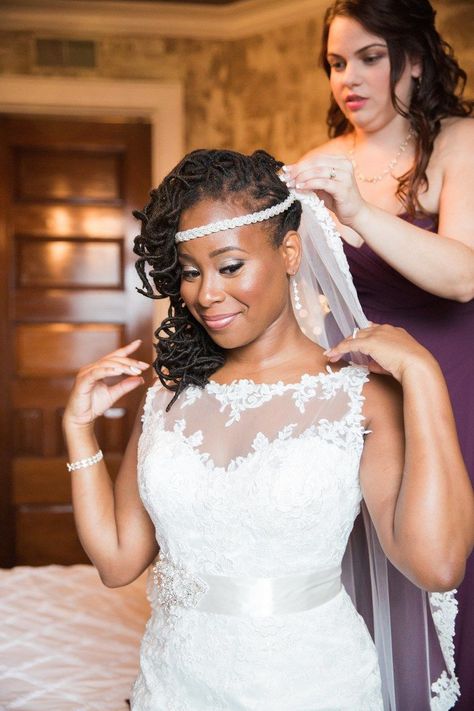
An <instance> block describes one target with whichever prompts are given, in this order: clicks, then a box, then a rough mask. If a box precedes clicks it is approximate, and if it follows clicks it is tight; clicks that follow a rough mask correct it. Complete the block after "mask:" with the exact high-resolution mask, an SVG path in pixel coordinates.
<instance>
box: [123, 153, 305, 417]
mask: <svg viewBox="0 0 474 711" xmlns="http://www.w3.org/2000/svg"><path fill="white" fill-rule="evenodd" d="M282 165H283V163H280V162H278V161H276V160H275V159H274V158H273V157H272V156H270V155H269V154H268V153H266V152H265V151H256V152H255V153H253V154H252V155H250V156H246V155H243V154H241V153H236V152H234V151H225V150H203V149H202V150H196V151H192V152H191V153H189V154H188V155H186V156H185V157H184V158H183V159H182V161H180V163H178V165H177V166H176V167H175V168H174V169H173V170H172V171H171V172H170V173H169V175H167V176H166V178H165V179H164V180H163V182H162V183H161V184H160V185H159V186H158V188H156V190H152V191H151V193H150V196H151V200H150V202H149V203H148V205H146V207H145V208H144V210H143V211H142V212H138V211H137V212H135V213H134V215H135V217H137V218H138V219H140V220H141V222H142V228H141V233H140V235H138V236H137V237H136V238H135V246H134V252H135V254H137V255H138V257H139V259H138V260H137V262H136V268H137V272H138V274H139V277H140V279H141V282H142V287H143V288H142V289H138V291H139V292H140V293H141V294H144V295H145V296H148V297H150V298H152V299H164V298H169V300H170V307H169V310H168V318H166V319H165V320H164V321H163V323H162V324H161V326H160V327H159V328H158V329H157V331H156V333H155V336H156V338H157V343H156V351H157V358H156V360H155V362H154V367H155V369H156V372H157V373H158V377H159V378H160V380H161V382H162V384H163V385H164V386H165V387H166V388H168V389H169V390H173V391H175V396H174V398H173V399H172V400H171V402H170V404H169V407H170V406H171V405H172V404H173V402H175V400H176V398H177V397H178V395H179V394H180V392H182V390H183V389H184V388H185V387H186V386H187V385H191V384H192V385H198V386H200V387H204V385H205V384H206V383H207V382H208V380H209V377H210V376H211V375H212V373H214V372H215V371H216V370H217V369H218V368H219V367H220V366H221V365H223V363H224V361H225V351H224V350H223V349H222V348H220V347H219V346H217V345H216V344H215V343H214V342H213V340H212V339H211V338H210V337H209V336H208V334H207V333H206V331H205V329H204V328H202V326H201V325H200V324H199V323H198V322H197V321H196V320H195V319H194V318H193V316H192V315H191V314H190V312H189V311H188V309H187V308H186V306H185V304H184V302H183V300H182V298H181V295H180V286H181V267H180V264H179V261H178V249H177V245H176V243H175V235H176V232H178V230H179V220H180V217H181V214H182V213H183V212H184V211H185V210H187V209H188V208H190V207H192V206H193V205H195V204H196V203H198V202H200V201H201V200H216V201H226V202H232V203H235V204H236V205H238V207H239V210H241V211H242V214H245V213H249V212H256V211H258V210H263V209H265V208H267V207H271V206H273V205H276V204H277V203H279V202H281V201H282V200H284V199H285V198H286V197H288V195H289V192H288V188H287V187H286V185H285V184H284V183H283V182H282V181H281V180H280V179H279V177H278V175H277V171H278V170H279V169H280V168H281V167H282ZM300 218H301V204H300V203H299V202H298V201H296V202H294V203H293V205H291V207H290V208H289V209H288V210H287V211H286V212H284V213H283V214H281V215H277V216H275V217H272V218H271V219H269V220H267V221H265V222H262V223H260V224H261V225H265V226H266V227H267V229H268V235H269V238H270V240H271V243H272V244H273V245H274V247H275V248H277V247H278V246H279V245H280V244H281V241H282V239H283V237H284V236H285V234H286V233H287V232H288V231H289V230H296V229H298V226H299V223H300ZM196 226H198V225H196Z"/></svg>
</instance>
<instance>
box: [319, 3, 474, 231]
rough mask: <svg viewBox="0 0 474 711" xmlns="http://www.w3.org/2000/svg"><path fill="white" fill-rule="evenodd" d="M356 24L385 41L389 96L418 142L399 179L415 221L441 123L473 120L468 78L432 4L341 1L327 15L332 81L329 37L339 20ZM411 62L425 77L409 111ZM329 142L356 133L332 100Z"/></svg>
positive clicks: (324, 44) (325, 38) (323, 56)
mask: <svg viewBox="0 0 474 711" xmlns="http://www.w3.org/2000/svg"><path fill="white" fill-rule="evenodd" d="M338 16H344V17H351V18H353V19H354V20H357V22H359V23H360V24H361V25H362V26H363V27H364V28H365V29H366V30H367V31H368V32H370V33H372V34H374V35H377V36H379V37H383V39H384V40H385V41H386V43H387V46H388V53H389V58H390V92H391V98H392V104H393V106H394V108H395V110H396V111H397V112H398V113H399V114H401V115H402V116H404V117H405V118H406V119H408V120H409V121H410V124H411V126H412V128H413V129H414V131H415V136H416V139H415V140H416V149H415V163H414V166H413V168H411V169H410V170H409V171H408V172H407V173H405V174H404V175H402V176H401V177H400V178H399V179H398V188H397V197H398V198H399V200H400V202H401V203H402V205H403V206H404V208H405V209H406V210H407V212H408V214H409V215H410V216H412V217H413V216H414V215H415V213H416V212H423V208H422V207H421V205H420V202H419V200H418V195H419V194H420V192H422V191H425V190H426V189H427V188H428V178H427V175H426V169H427V166H428V163H429V160H430V157H431V154H432V152H433V146H434V142H435V139H436V137H437V135H438V134H439V132H440V130H441V120H442V119H443V118H447V117H449V116H470V115H471V114H472V111H473V102H472V101H468V100H467V99H464V98H463V92H464V87H465V84H466V79H467V76H466V72H465V71H464V70H463V69H461V67H460V66H459V64H458V62H457V60H456V58H455V56H454V52H453V49H452V47H451V46H450V45H449V44H448V43H447V42H446V41H445V40H444V39H443V38H442V37H441V36H440V34H439V33H438V32H437V30H436V28H435V16H436V12H435V11H434V10H433V8H432V6H431V4H430V2H429V1H428V0H336V1H335V2H333V4H332V5H331V6H330V7H329V8H328V9H327V10H326V14H325V17H324V25H323V34H322V47H321V55H320V63H321V65H322V67H323V68H324V70H325V72H326V74H327V76H328V77H329V75H330V73H331V67H330V66H329V62H328V61H327V48H328V35H329V28H330V25H331V22H332V21H333V20H334V18H335V17H338ZM407 57H412V58H413V59H419V60H421V62H422V75H421V77H420V79H419V80H414V82H415V85H414V88H413V92H412V96H411V101H410V106H409V107H408V108H407V107H406V106H403V105H401V104H400V102H399V100H398V99H397V96H396V94H395V88H396V85H397V82H398V81H399V79H400V77H401V75H402V72H403V70H404V68H405V63H406V60H407ZM327 124H328V127H329V136H330V137H331V138H334V137H336V136H341V135H343V134H347V133H349V132H350V131H352V126H351V124H350V123H349V121H348V119H347V118H346V117H345V116H344V114H343V113H342V111H341V109H340V108H339V106H338V105H337V103H336V101H335V99H334V97H333V96H331V101H330V106H329V109H328V113H327Z"/></svg>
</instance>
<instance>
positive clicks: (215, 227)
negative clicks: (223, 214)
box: [174, 193, 298, 243]
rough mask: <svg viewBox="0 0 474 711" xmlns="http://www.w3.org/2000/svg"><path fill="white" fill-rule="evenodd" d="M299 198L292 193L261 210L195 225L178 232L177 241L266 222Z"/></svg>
mask: <svg viewBox="0 0 474 711" xmlns="http://www.w3.org/2000/svg"><path fill="white" fill-rule="evenodd" d="M297 199H298V198H297V197H296V195H295V194H294V193H290V194H289V195H288V197H287V198H285V200H283V201H282V202H279V203H277V204H276V205H272V207H267V208H266V209H265V210H260V211H259V212H250V213H249V214H248V215H239V216H238V217H231V218H230V219H228V220H219V222H210V223H209V224H207V225H202V226H201V227H193V228H192V229H190V230H183V231H181V232H177V233H176V235H175V238H174V241H175V242H177V243H178V242H188V241H189V240H191V239H196V237H206V235H212V234H215V233H216V232H221V231H222V230H233V229H234V227H242V225H252V224H255V223H256V222H264V221H265V220H269V219H270V218H271V217H275V215H281V213H282V212H286V211H287V210H288V209H289V208H290V206H291V205H292V204H293V203H294V202H295V200H297Z"/></svg>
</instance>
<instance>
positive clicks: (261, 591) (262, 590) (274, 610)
mask: <svg viewBox="0 0 474 711" xmlns="http://www.w3.org/2000/svg"><path fill="white" fill-rule="evenodd" d="M199 578H200V579H201V580H202V581H203V582H204V583H205V584H206V586H207V587H208V589H207V591H206V592H205V593H204V595H203V596H202V597H201V599H200V600H199V602H198V603H197V605H196V606H195V609H196V610H201V611H202V612H213V613H220V614H223V615H250V616H252V615H253V616H258V617H265V616H268V615H281V614H287V613H291V612H303V611H304V610H311V609H312V608H313V607H318V605H322V604H323V603H325V602H328V601H329V600H331V599H332V598H333V597H335V596H336V595H337V594H338V592H339V591H340V590H341V587H342V583H341V568H340V566H337V567H334V568H329V569H326V570H321V571H318V572H316V573H305V574H304V575H289V576H287V577H279V578H243V577H228V576H225V575H200V576H199Z"/></svg>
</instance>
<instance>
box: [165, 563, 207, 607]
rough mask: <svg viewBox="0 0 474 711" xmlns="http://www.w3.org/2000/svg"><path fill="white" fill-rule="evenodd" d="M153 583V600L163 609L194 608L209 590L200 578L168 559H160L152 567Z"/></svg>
mask: <svg viewBox="0 0 474 711" xmlns="http://www.w3.org/2000/svg"><path fill="white" fill-rule="evenodd" d="M152 570H153V582H154V583H155V585H156V592H155V600H156V601H157V602H158V604H159V605H161V606H162V607H163V608H165V609H168V610H169V609H170V608H172V607H177V606H179V607H188V608H190V607H196V606H197V605H198V603H199V601H200V600H201V598H202V597H203V595H205V594H206V593H207V591H208V590H209V585H208V584H207V583H205V582H204V580H201V578H198V577H195V576H193V575H191V574H190V573H189V572H188V571H187V570H186V569H185V568H184V567H183V566H181V565H177V564H176V563H173V562H172V561H171V560H169V558H165V557H160V558H159V560H158V561H157V562H156V563H155V564H154V566H153V569H152Z"/></svg>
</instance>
